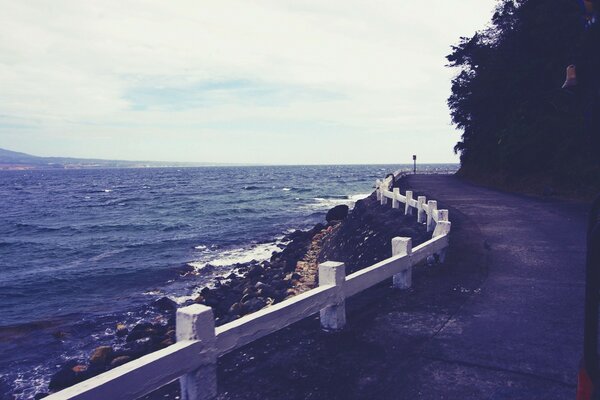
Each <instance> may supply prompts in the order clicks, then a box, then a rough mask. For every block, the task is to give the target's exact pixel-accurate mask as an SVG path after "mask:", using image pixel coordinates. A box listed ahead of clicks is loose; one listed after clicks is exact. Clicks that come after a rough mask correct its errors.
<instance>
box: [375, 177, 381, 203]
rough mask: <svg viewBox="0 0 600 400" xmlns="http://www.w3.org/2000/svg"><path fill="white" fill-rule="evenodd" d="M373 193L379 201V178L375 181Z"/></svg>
mask: <svg viewBox="0 0 600 400" xmlns="http://www.w3.org/2000/svg"><path fill="white" fill-rule="evenodd" d="M375 193H376V194H377V201H381V181H380V180H379V179H377V180H376V181H375Z"/></svg>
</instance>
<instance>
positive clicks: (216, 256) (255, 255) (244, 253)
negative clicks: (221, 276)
mask: <svg viewBox="0 0 600 400" xmlns="http://www.w3.org/2000/svg"><path fill="white" fill-rule="evenodd" d="M281 244H282V242H281V241H275V242H269V243H261V244H254V245H251V246H246V247H238V248H233V249H227V250H221V251H216V252H215V251H213V252H211V253H212V254H210V255H208V256H206V257H205V258H203V259H202V260H198V261H193V262H191V263H189V265H190V266H192V267H194V268H195V269H196V270H197V271H199V270H201V269H203V268H204V267H206V265H207V264H210V265H213V266H215V267H226V266H229V265H234V264H242V263H247V262H250V261H252V260H256V261H264V260H268V259H270V258H271V255H272V254H273V252H274V251H279V250H281V248H280V247H279V246H280V245H281ZM203 250H205V249H203Z"/></svg>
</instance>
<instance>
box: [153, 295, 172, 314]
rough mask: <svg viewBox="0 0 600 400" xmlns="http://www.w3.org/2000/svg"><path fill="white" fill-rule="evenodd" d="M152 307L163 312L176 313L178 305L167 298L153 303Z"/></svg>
mask: <svg viewBox="0 0 600 400" xmlns="http://www.w3.org/2000/svg"><path fill="white" fill-rule="evenodd" d="M152 307H154V308H157V309H159V310H161V311H175V310H177V303H175V302H174V301H173V300H171V299H170V298H168V297H166V296H165V297H161V298H160V299H158V300H156V301H155V302H154V303H152Z"/></svg>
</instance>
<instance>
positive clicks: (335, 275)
mask: <svg viewBox="0 0 600 400" xmlns="http://www.w3.org/2000/svg"><path fill="white" fill-rule="evenodd" d="M345 280H346V266H345V265H344V263H341V262H335V261H326V262H324V263H321V264H319V286H324V285H333V286H335V287H336V304H334V305H332V306H329V307H326V308H324V309H322V310H321V313H320V318H321V328H323V329H325V330H339V329H343V328H344V326H345V325H346V303H345V298H344V282H345Z"/></svg>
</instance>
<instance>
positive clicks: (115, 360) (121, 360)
mask: <svg viewBox="0 0 600 400" xmlns="http://www.w3.org/2000/svg"><path fill="white" fill-rule="evenodd" d="M131 360H132V358H131V357H130V356H119V357H115V358H113V360H112V361H111V362H110V367H111V368H115V367H118V366H119V365H123V364H125V363H128V362H129V361H131Z"/></svg>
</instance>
